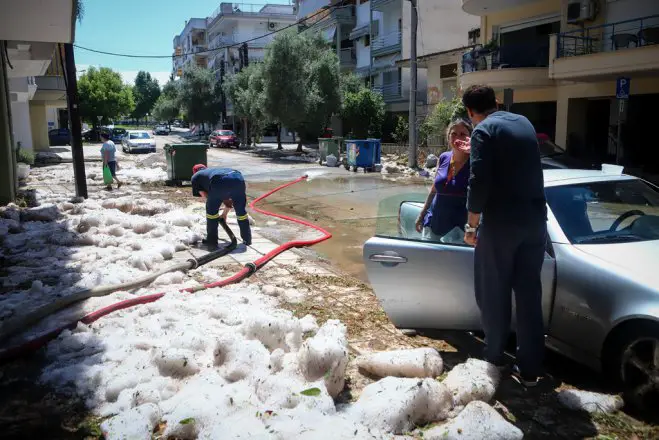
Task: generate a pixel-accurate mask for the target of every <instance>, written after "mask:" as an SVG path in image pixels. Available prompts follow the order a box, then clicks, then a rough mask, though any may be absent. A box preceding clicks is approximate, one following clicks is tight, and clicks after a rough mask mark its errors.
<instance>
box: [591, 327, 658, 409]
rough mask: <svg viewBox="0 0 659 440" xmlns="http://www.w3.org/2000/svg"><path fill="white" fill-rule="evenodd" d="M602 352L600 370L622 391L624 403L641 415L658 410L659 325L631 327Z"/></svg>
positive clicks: (624, 329)
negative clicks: (602, 363)
mask: <svg viewBox="0 0 659 440" xmlns="http://www.w3.org/2000/svg"><path fill="white" fill-rule="evenodd" d="M605 350H606V351H605V355H604V356H603V362H604V365H603V366H604V369H605V370H606V371H607V373H608V374H609V375H610V376H611V377H612V378H613V379H614V380H615V381H616V382H617V383H618V384H619V385H620V386H622V387H623V389H624V394H625V403H626V404H629V405H631V406H633V407H634V408H636V409H638V410H641V411H647V410H651V409H652V408H657V407H659V324H657V323H655V322H650V321H642V322H637V323H632V324H630V325H629V326H627V327H625V328H623V329H621V330H620V331H619V332H618V333H616V334H615V335H613V337H612V339H611V341H609V342H608V344H607V347H605Z"/></svg>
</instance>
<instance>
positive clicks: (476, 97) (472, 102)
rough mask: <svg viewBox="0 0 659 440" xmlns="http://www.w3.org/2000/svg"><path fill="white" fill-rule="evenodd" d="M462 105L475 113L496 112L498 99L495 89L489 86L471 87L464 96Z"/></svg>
mask: <svg viewBox="0 0 659 440" xmlns="http://www.w3.org/2000/svg"><path fill="white" fill-rule="evenodd" d="M462 104H464V106H465V107H466V108H468V109H469V110H471V111H472V112H475V113H480V114H482V113H487V112H488V111H490V110H496V108H497V97H496V94H495V93H494V89H493V88H492V87H488V86H471V87H469V88H468V89H467V90H465V92H464V93H463V94H462Z"/></svg>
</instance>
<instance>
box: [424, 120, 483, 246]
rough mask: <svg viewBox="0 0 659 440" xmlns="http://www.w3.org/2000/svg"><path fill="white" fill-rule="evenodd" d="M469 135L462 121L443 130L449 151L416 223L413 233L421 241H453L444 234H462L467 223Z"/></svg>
mask: <svg viewBox="0 0 659 440" xmlns="http://www.w3.org/2000/svg"><path fill="white" fill-rule="evenodd" d="M470 135H471V125H470V124H469V123H468V122H466V121H463V120H458V121H455V122H452V123H451V124H450V125H449V126H448V129H447V130H446V138H447V142H448V144H449V146H450V147H451V150H450V151H447V152H445V153H442V154H441V155H440V156H439V164H438V165H437V172H436V174H435V183H434V184H433V186H432V188H431V189H430V193H429V194H428V197H427V199H426V203H425V205H424V206H423V210H422V211H421V214H420V215H419V218H418V219H417V221H416V230H417V232H421V234H422V238H423V239H424V240H430V241H440V242H447V241H451V242H453V241H456V240H457V239H453V234H450V235H447V234H449V233H450V232H451V231H453V230H454V229H455V228H460V230H462V231H464V225H465V224H466V222H467V207H466V204H467V184H468V182H469V148H470V147H469V136H470ZM461 234H462V233H461ZM461 234H460V237H459V241H460V242H462V235H461ZM456 237H457V235H456Z"/></svg>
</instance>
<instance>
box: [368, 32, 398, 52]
mask: <svg viewBox="0 0 659 440" xmlns="http://www.w3.org/2000/svg"><path fill="white" fill-rule="evenodd" d="M400 51H401V35H400V32H391V33H389V34H386V35H382V36H379V37H377V38H374V39H373V41H371V55H372V56H374V57H381V56H383V55H389V54H392V53H398V52H400Z"/></svg>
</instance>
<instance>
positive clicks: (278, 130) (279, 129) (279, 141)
mask: <svg viewBox="0 0 659 440" xmlns="http://www.w3.org/2000/svg"><path fill="white" fill-rule="evenodd" d="M283 149H284V147H283V146H282V145H281V123H279V122H278V123H277V150H283Z"/></svg>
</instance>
